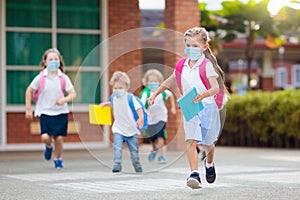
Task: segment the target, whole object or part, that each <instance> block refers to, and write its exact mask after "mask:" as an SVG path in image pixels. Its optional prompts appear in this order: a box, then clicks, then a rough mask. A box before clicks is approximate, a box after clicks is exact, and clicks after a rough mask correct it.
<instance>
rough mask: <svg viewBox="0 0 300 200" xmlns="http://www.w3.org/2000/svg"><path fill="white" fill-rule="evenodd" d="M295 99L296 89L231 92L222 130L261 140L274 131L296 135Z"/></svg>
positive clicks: (299, 121) (299, 113)
mask: <svg viewBox="0 0 300 200" xmlns="http://www.w3.org/2000/svg"><path fill="white" fill-rule="evenodd" d="M299 99H300V90H288V91H278V92H261V91H257V92H249V93H247V94H246V95H244V96H238V95H232V97H231V99H230V100H229V102H228V103H227V113H226V122H225V125H224V129H223V131H224V132H226V133H228V134H227V135H239V134H240V133H241V132H242V133H245V134H246V135H254V136H255V137H258V138H259V140H260V141H262V142H266V141H270V140H272V139H273V138H270V137H273V136H274V135H275V136H288V137H293V138H298V139H300V103H299Z"/></svg>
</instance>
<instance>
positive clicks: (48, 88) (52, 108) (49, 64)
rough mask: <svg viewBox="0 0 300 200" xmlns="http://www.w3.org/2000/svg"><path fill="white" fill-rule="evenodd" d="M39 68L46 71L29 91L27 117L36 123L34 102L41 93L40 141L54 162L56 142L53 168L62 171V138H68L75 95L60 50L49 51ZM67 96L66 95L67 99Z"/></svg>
mask: <svg viewBox="0 0 300 200" xmlns="http://www.w3.org/2000/svg"><path fill="white" fill-rule="evenodd" d="M40 66H41V67H42V68H43V71H41V72H40V74H39V75H37V76H36V77H35V78H34V79H33V81H32V82H31V83H30V85H29V86H28V87H27V90H26V96H25V99H26V114H25V117H26V118H28V119H33V113H32V109H31V100H32V99H33V93H34V92H35V91H36V90H39V94H38V99H37V101H36V106H35V111H34V116H38V117H39V118H40V127H41V139H42V142H43V143H44V144H45V151H44V158H45V159H46V160H50V159H51V157H52V151H53V146H52V140H54V154H55V157H54V167H55V168H57V169H61V168H63V164H62V151H63V136H67V127H68V113H69V109H68V105H67V102H70V101H72V100H73V99H74V98H75V97H76V93H75V90H74V87H73V85H72V83H71V81H70V79H69V77H68V76H67V75H66V74H64V73H63V72H64V61H63V59H62V56H61V55H60V53H59V51H58V50H57V49H48V50H46V51H45V53H44V54H43V57H42V60H41V62H40ZM42 76H43V77H42ZM41 82H43V84H42V83H41ZM62 84H63V86H62ZM64 92H67V96H65V95H64Z"/></svg>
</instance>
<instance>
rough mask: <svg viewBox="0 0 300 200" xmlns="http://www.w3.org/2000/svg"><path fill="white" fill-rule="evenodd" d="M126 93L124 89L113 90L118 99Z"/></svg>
mask: <svg viewBox="0 0 300 200" xmlns="http://www.w3.org/2000/svg"><path fill="white" fill-rule="evenodd" d="M125 93H126V91H125V90H124V89H113V94H114V95H115V96H116V97H118V98H120V97H121V96H123V95H124V94H125Z"/></svg>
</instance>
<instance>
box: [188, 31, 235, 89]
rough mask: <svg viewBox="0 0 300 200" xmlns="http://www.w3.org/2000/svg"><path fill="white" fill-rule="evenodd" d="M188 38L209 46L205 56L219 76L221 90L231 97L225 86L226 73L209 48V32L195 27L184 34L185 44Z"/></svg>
mask: <svg viewBox="0 0 300 200" xmlns="http://www.w3.org/2000/svg"><path fill="white" fill-rule="evenodd" d="M188 37H195V38H197V39H198V41H199V42H200V43H202V44H204V45H207V48H206V50H205V51H204V52H203V53H204V56H205V57H206V58H207V59H208V60H209V61H210V62H211V63H212V64H213V67H214V69H215V71H216V72H217V74H218V75H219V76H218V78H217V81H218V84H219V87H220V89H221V90H223V91H224V92H225V93H226V94H227V95H229V92H228V90H227V87H226V85H225V73H224V71H223V70H222V68H221V67H220V66H219V64H218V61H217V59H216V57H215V56H214V55H213V53H212V51H211V49H210V48H209V41H210V38H209V35H208V32H207V30H206V29H205V28H203V27H194V28H192V29H188V30H187V31H186V32H185V33H184V41H185V42H186V40H187V38H188Z"/></svg>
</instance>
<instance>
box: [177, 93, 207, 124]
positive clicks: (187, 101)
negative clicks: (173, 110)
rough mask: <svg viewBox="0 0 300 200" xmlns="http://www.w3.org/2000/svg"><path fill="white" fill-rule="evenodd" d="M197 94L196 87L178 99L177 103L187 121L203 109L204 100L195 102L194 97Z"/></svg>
mask: <svg viewBox="0 0 300 200" xmlns="http://www.w3.org/2000/svg"><path fill="white" fill-rule="evenodd" d="M196 95H197V90H196V88H193V89H191V90H190V91H189V92H188V93H187V94H186V95H184V96H182V97H180V98H179V99H178V100H177V103H178V105H179V107H180V109H181V111H182V113H183V116H184V118H185V120H186V121H190V120H191V119H192V118H193V117H195V116H196V115H197V114H198V113H199V112H200V111H201V110H202V109H203V104H202V102H199V103H194V98H195V97H196Z"/></svg>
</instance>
